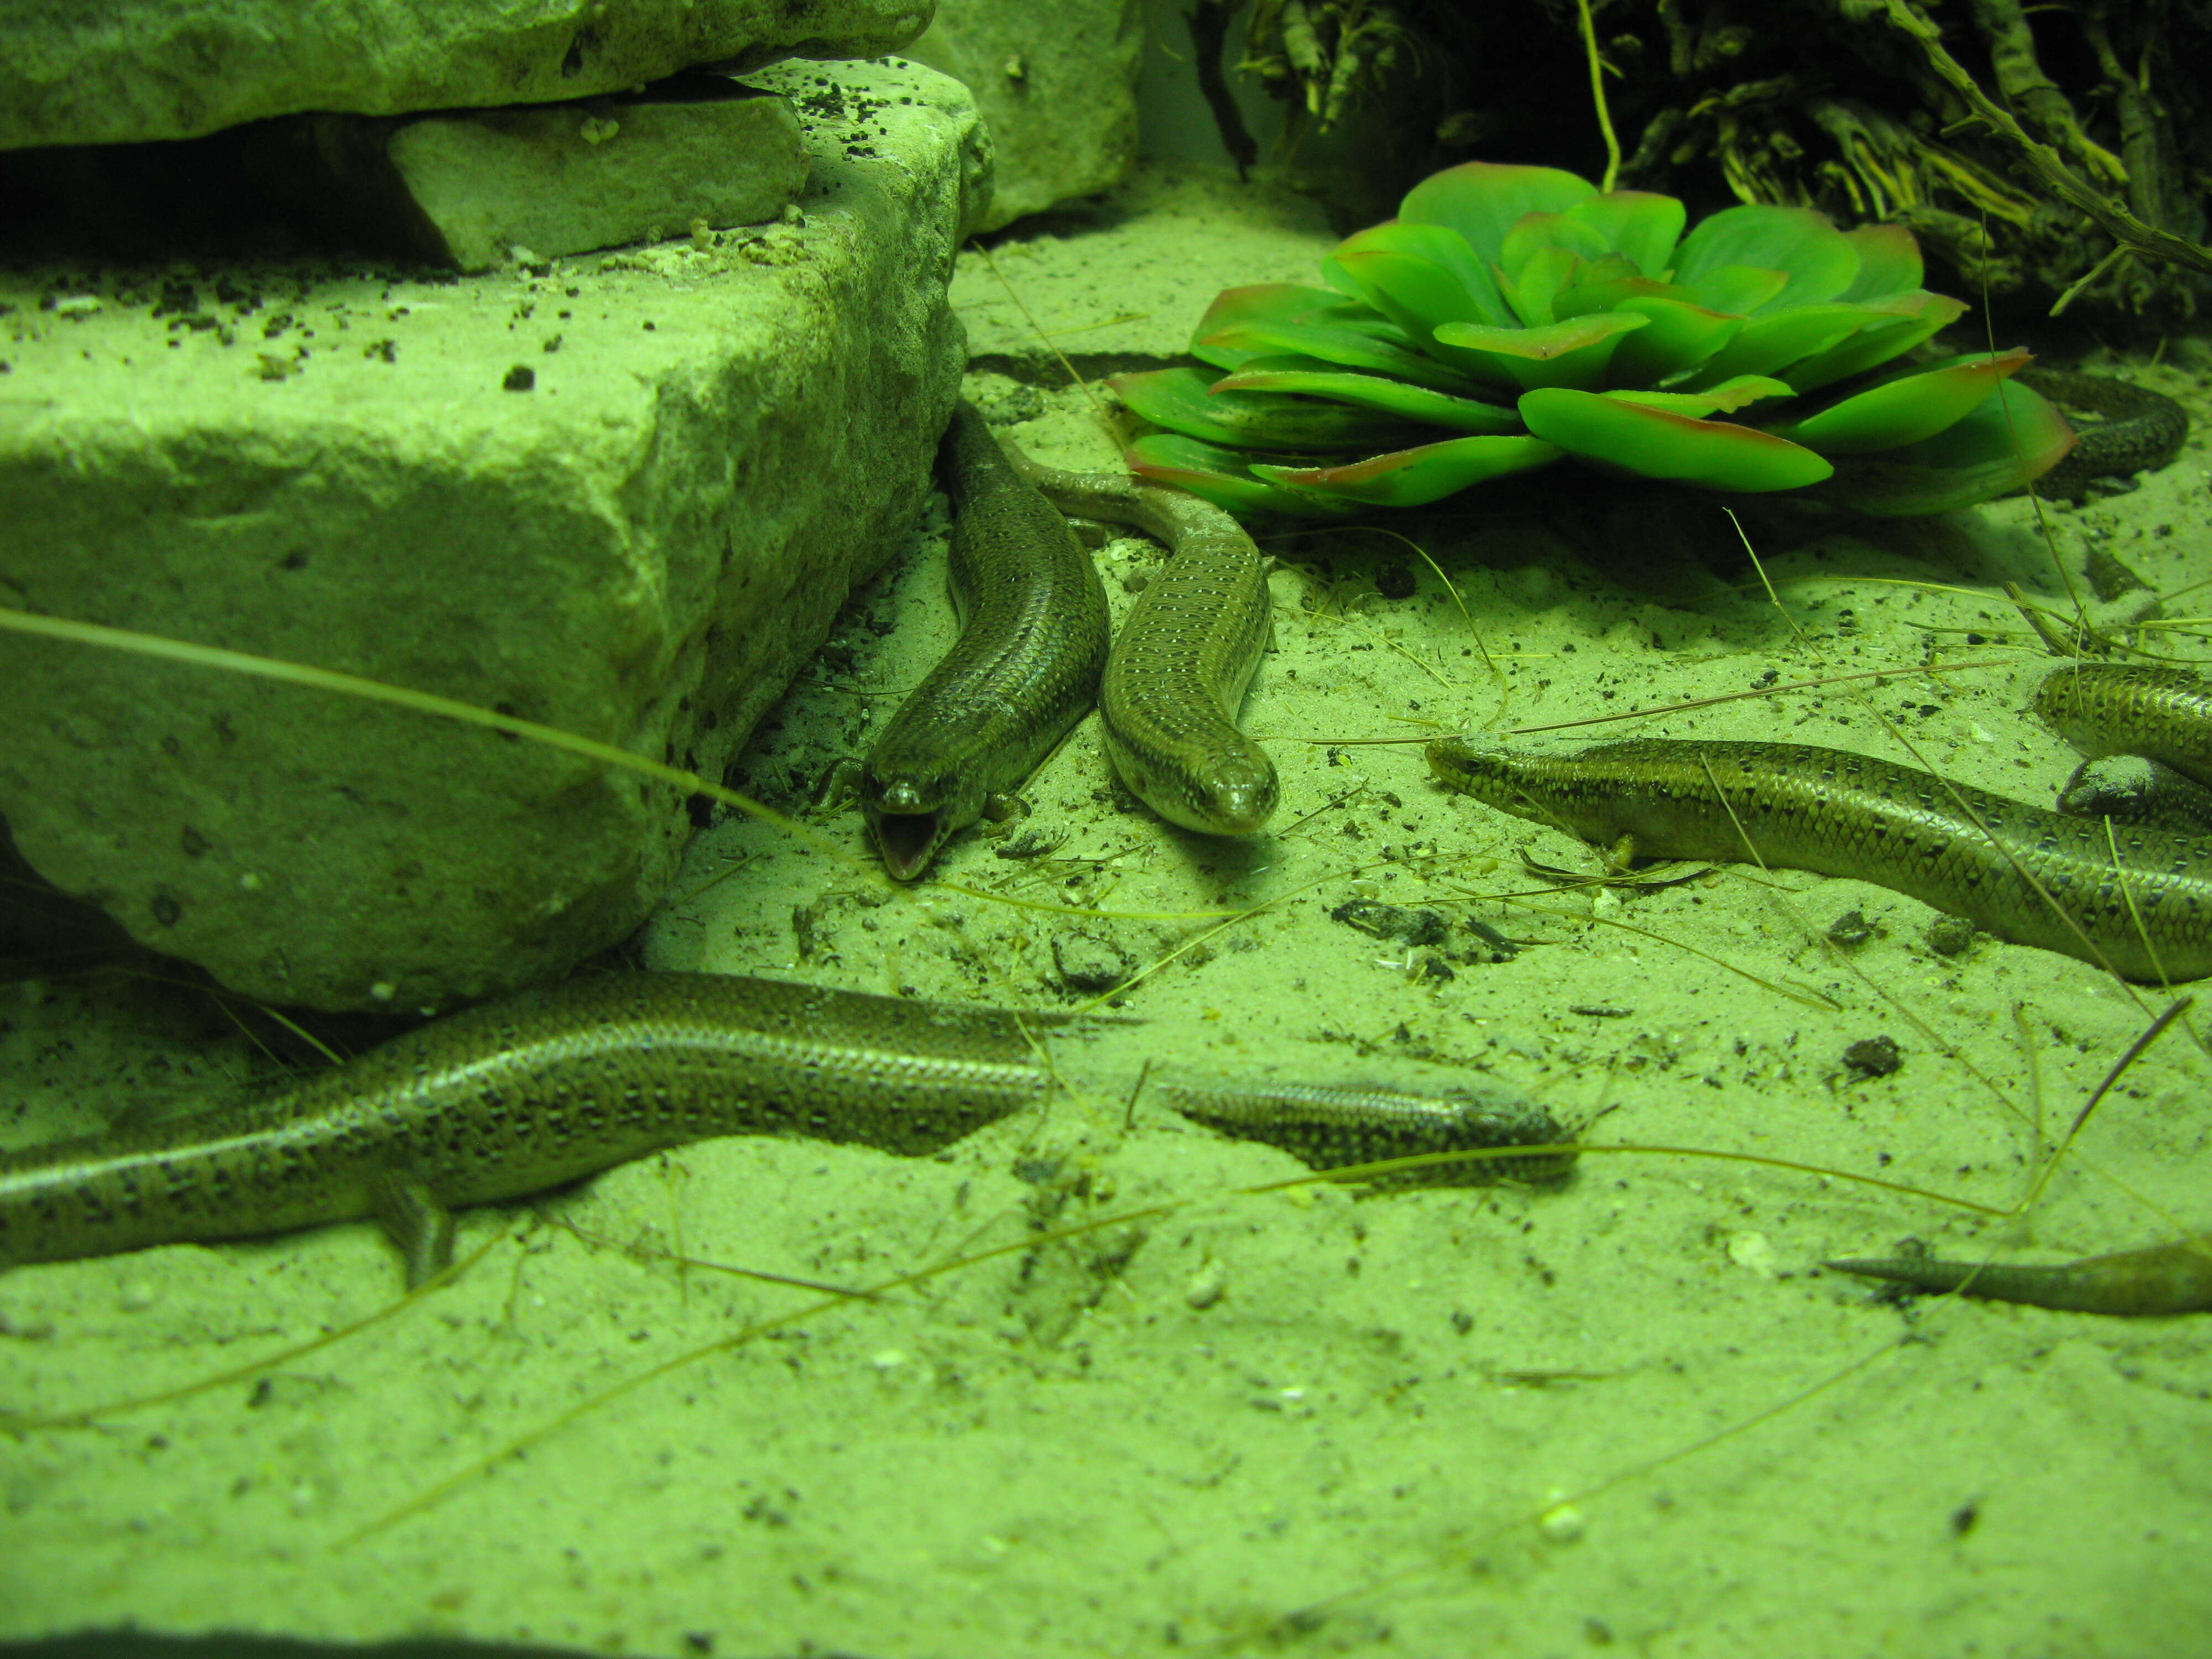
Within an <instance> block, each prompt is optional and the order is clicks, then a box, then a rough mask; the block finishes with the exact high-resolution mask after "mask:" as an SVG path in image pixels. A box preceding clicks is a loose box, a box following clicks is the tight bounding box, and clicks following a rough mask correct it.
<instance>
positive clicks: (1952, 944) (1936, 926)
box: [1928, 916, 1975, 957]
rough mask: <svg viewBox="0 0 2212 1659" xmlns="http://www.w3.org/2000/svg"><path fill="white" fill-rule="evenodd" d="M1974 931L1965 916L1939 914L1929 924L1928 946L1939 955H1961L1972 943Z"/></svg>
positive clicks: (1972, 925)
mask: <svg viewBox="0 0 2212 1659" xmlns="http://www.w3.org/2000/svg"><path fill="white" fill-rule="evenodd" d="M1974 933H1975V928H1974V924H1973V923H1972V922H1971V921H1967V920H1966V917H1964V916H1938V917H1936V920H1935V921H1931V922H1929V924H1928V948H1929V950H1931V951H1934V952H1935V953H1936V955H1937V956H1939V957H1955V956H1960V955H1962V954H1964V953H1965V952H1966V950H1967V949H1968V948H1969V947H1970V946H1972V944H1973V942H1974Z"/></svg>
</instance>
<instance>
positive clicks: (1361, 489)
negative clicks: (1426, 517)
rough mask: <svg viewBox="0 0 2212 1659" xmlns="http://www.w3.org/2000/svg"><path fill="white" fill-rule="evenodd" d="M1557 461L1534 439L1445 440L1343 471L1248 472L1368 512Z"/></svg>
mask: <svg viewBox="0 0 2212 1659" xmlns="http://www.w3.org/2000/svg"><path fill="white" fill-rule="evenodd" d="M1557 459H1559V451H1558V450H1557V449H1556V448H1554V447H1553V446H1552V445H1550V444H1547V443H1546V442H1544V441H1542V440H1541V439H1538V438H1529V437H1519V438H1447V439H1446V440H1444V441H1443V442H1442V443H1434V444H1423V445H1422V446H1421V447H1419V448H1418V449H1401V450H1399V451H1398V452H1397V453H1395V454H1389V455H1377V456H1375V457H1373V458H1372V459H1369V460H1364V461H1353V462H1352V463H1350V464H1349V465H1345V466H1327V467H1288V466H1270V465H1264V464H1260V463H1255V465H1254V466H1253V468H1252V471H1254V472H1255V473H1257V474H1258V475H1259V476H1260V477H1262V478H1266V479H1267V480H1269V481H1270V482H1272V483H1278V484H1280V485H1282V486H1284V487H1285V488H1286V489H1295V490H1296V491H1297V492H1298V493H1299V494H1300V495H1306V494H1307V493H1308V492H1310V493H1311V495H1313V496H1315V497H1326V498H1328V499H1330V500H1334V501H1342V502H1346V503H1351V502H1364V503H1365V504H1366V505H1368V506H1370V507H1426V506H1427V505H1428V504H1429V503H1430V502H1431V501H1442V500H1443V498H1444V497H1445V496H1447V495H1457V494H1458V493H1459V492H1460V491H1461V490H1462V489H1468V487H1469V486H1471V485H1474V484H1479V483H1484V482H1486V481H1487V480H1489V479H1491V478H1500V477H1504V476H1506V475H1507V474H1508V473H1512V472H1525V471H1528V469H1529V468H1531V467H1537V466H1543V465H1547V464H1548V463H1550V462H1552V461H1555V460H1557ZM1335 510H1342V509H1340V508H1339V509H1335Z"/></svg>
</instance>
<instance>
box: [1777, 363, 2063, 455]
mask: <svg viewBox="0 0 2212 1659" xmlns="http://www.w3.org/2000/svg"><path fill="white" fill-rule="evenodd" d="M2028 356H2029V354H2028V353H2027V351H2026V350H2014V351H2008V352H2007V353H2006V354H2005V355H2004V356H2001V357H1992V356H1989V355H1988V354H1986V353H1984V354H1981V355H1979V356H1970V357H1954V358H1953V359H1952V360H1951V361H1950V362H1945V363H1937V364H1934V365H1932V366H1929V367H1927V368H1920V367H1917V366H1916V367H1914V368H1909V369H1905V370H1904V371H1902V372H1901V373H1899V374H1893V375H1891V376H1889V377H1888V378H1887V379H1886V380H1883V381H1882V383H1881V384H1880V385H1878V386H1869V387H1868V388H1866V389H1865V390H1864V391H1863V392H1857V393H1856V394H1854V395H1853V396H1851V397H1849V398H1844V399H1843V400H1842V401H1841V402H1840V403H1837V404H1831V405H1830V406H1829V407H1827V408H1826V409H1824V410H1820V412H1819V413H1818V414H1814V415H1808V416H1806V417H1805V418H1804V419H1803V420H1802V421H1793V422H1790V424H1789V425H1787V426H1770V427H1768V428H1765V430H1767V431H1769V432H1771V433H1772V434H1773V435H1775V436H1776V437H1778V438H1787V439H1789V440H1790V441H1791V442H1792V443H1800V444H1803V445H1804V446H1805V447H1807V448H1808V449H1817V450H1819V451H1820V453H1822V454H1823V455H1864V454H1868V453H1871V452H1873V451H1875V450H1881V449H1895V448H1898V447H1900V446H1902V445H1905V444H1914V443H1918V442H1919V441H1921V440H1922V439H1923V438H1932V437H1934V436H1935V435H1936V434H1937V433H1939V432H1942V431H1943V430H1944V429H1945V428H1948V427H1950V426H1952V425H1954V424H1955V423H1956V422H1959V421H1960V420H1961V419H1963V418H1964V417H1965V416H1966V414H1967V412H1968V411H1969V410H1972V409H1974V408H1976V407H1977V406H1978V405H1979V404H1981V403H1982V401H1983V400H1984V399H1985V398H1988V396H1989V395H1990V391H1991V390H1992V389H1993V388H1994V387H1995V386H1996V384H1997V382H1998V381H2000V380H2004V379H2005V378H2006V377H2007V376H2008V375H2009V374H2012V372H2013V371H2014V370H2015V369H2016V368H2021V366H2022V365H2024V364H2025V363H2026V362H2027V360H2028Z"/></svg>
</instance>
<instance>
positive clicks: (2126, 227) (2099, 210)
mask: <svg viewBox="0 0 2212 1659" xmlns="http://www.w3.org/2000/svg"><path fill="white" fill-rule="evenodd" d="M1883 9H1884V10H1885V11H1886V12H1887V14H1888V16H1889V21H1890V23H1891V24H1892V26H1893V27H1896V28H1898V29H1899V30H1901V31H1903V32H1904V33H1906V34H1909V35H1911V37H1912V38H1913V39H1914V40H1917V42H1919V45H1920V49H1921V51H1922V52H1924V53H1926V54H1927V58H1928V63H1929V67H1930V68H1931V69H1933V70H1935V71H1936V74H1937V75H1939V76H1942V79H1943V81H1944V82H1945V83H1946V84H1948V86H1949V87H1950V88H1951V89H1952V90H1953V91H1954V92H1955V93H1957V94H1958V95H1959V96H1960V99H1962V100H1964V101H1965V103H1966V106H1967V107H1968V108H1969V109H1971V110H1972V112H1974V115H1975V116H1976V117H1977V118H1978V119H1980V120H1981V121H1982V122H1984V124H1985V125H1988V126H1989V127H1990V129H1991V130H1992V131H1995V132H1996V134H1997V135H1998V136H1999V137H2002V138H2004V139H2006V140H2007V141H2008V142H2009V143H2011V144H2012V145H2013V147H2014V148H2015V149H2018V150H2019V151H2020V153H2021V156H2022V158H2023V159H2024V160H2025V161H2027V164H2028V166H2029V167H2032V168H2033V169H2034V172H2035V174H2036V176H2037V177H2038V178H2039V179H2042V180H2043V182H2044V184H2045V186H2046V187H2047V188H2048V189H2049V190H2050V191H2051V194H2052V195H2054V196H2056V197H2058V198H2059V200H2061V201H2063V202H2064V203H2065V204H2067V205H2068V206H2069V207H2071V208H2073V209H2074V210H2075V211H2077V212H2079V213H2080V214H2081V216H2083V217H2085V218H2087V220H2089V221H2090V222H2092V223H2093V224H2094V225H2095V226H2096V227H2097V228H2099V229H2100V230H2101V231H2103V232H2104V233H2105V234H2106V235H2108V236H2110V237H2111V238H2112V240H2114V241H2116V242H2118V243H2120V244H2121V245H2123V246H2125V247H2128V248H2130V249H2132V250H2133V251H2134V252H2136V253H2139V254H2142V255H2144V256H2146V257H2148V258H2154V259H2163V260H2165V261H2166V263H2168V264H2176V265H2180V266H2182V267H2183V268H2184V269H2185V270H2195V271H2200V272H2202V273H2203V274H2204V275H2206V276H2212V249H2207V248H2203V247H2200V246H2197V244H2196V243H2194V242H2191V241H2189V240H2185V238H2182V237H2179V236H2176V235H2174V234H2172V232H2170V231H2164V230H2160V229H2159V228H2157V227H2156V226H2155V225H2149V224H2146V223H2144V222H2142V220H2141V219H2138V218H2137V217H2136V216H2135V215H2134V214H2132V213H2130V212H2129V211H2128V210H2127V209H2125V208H2124V207H2122V206H2120V205H2119V204H2118V203H2116V202H2114V201H2112V200H2111V199H2110V198H2109V197H2106V196H2104V195H2102V194H2100V193H2099V192H2098V191H2095V190H2093V189H2091V188H2090V187H2089V185H2087V184H2085V183H2083V182H2082V180H2081V179H2080V177H2078V176H2077V175H2076V174H2075V173H2074V171H2073V170H2072V169H2071V168H2069V167H2068V166H2067V165H2066V162H2065V161H2064V159H2063V158H2062V157H2061V156H2060V155H2059V154H2058V152H2057V150H2055V149H2052V148H2051V146H2050V145H2049V144H2046V143H2042V142H2040V141H2039V140H2038V139H2036V138H2034V137H2030V136H2029V134H2028V132H2027V130H2026V129H2025V128H2023V127H2022V126H2021V124H2020V123H2019V122H2018V121H2017V120H2015V118H2013V116H2012V114H2011V112H2009V111H2008V110H2006V109H2005V108H2004V107H2003V106H2002V105H2000V104H1998V103H1996V101H1995V100H1993V99H1991V98H1990V95H1989V94H1987V93H1985V92H1984V91H1983V90H1982V89H1981V88H1980V87H1979V86H1978V85H1977V84H1976V83H1975V81H1974V77H1973V76H1971V75H1969V74H1967V73H1966V70H1965V69H1964V68H1962V67H1961V66H1960V64H1959V61H1958V60H1957V59H1956V58H1953V57H1952V56H1951V54H1950V53H1949V52H1947V51H1945V50H1944V47H1943V38H1942V30H1940V29H1939V28H1938V27H1936V24H1935V23H1934V22H1933V21H1931V20H1930V19H1929V16H1928V14H1927V13H1926V12H1924V11H1923V10H1922V9H1920V8H1919V6H1918V5H1917V4H1915V3H1913V0H1883Z"/></svg>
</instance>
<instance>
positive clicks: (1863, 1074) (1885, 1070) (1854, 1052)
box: [1844, 1036, 1905, 1079]
mask: <svg viewBox="0 0 2212 1659" xmlns="http://www.w3.org/2000/svg"><path fill="white" fill-rule="evenodd" d="M1904 1064H1905V1056H1904V1055H1903V1054H1900V1053H1899V1051H1898V1047H1897V1041H1896V1039H1895V1038H1893V1037H1887V1036H1875V1037H1863V1038H1862V1039H1860V1040H1859V1041H1858V1042H1854V1043H1853V1044H1851V1046H1850V1048H1846V1049H1844V1065H1846V1066H1849V1067H1850V1069H1851V1072H1852V1074H1853V1075H1854V1076H1856V1077H1858V1078H1862V1079H1864V1078H1875V1077H1887V1076H1889V1075H1890V1074H1891V1073H1893V1072H1895V1071H1897V1070H1898V1069H1899V1067H1900V1066H1903V1065H1904Z"/></svg>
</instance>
